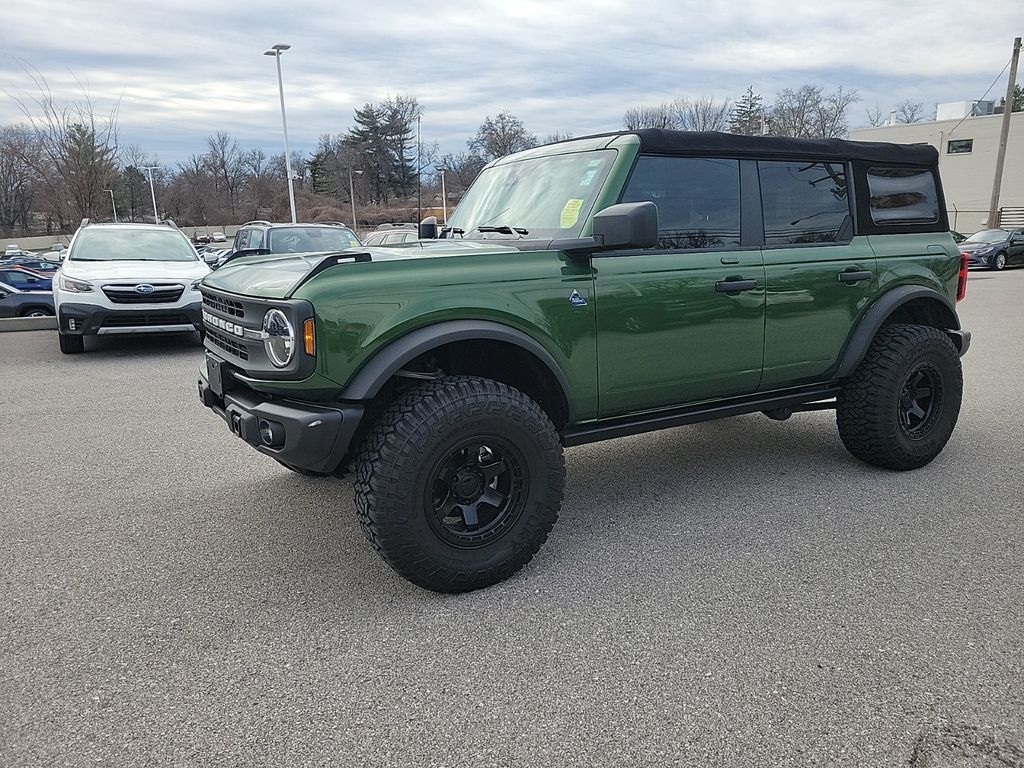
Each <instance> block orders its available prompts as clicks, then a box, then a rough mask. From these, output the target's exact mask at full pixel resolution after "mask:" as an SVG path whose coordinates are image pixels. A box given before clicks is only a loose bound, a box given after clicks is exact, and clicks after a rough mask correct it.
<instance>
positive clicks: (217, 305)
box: [203, 292, 245, 317]
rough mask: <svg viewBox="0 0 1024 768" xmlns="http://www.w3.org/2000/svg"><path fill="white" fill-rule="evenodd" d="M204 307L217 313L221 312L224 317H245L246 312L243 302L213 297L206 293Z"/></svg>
mask: <svg viewBox="0 0 1024 768" xmlns="http://www.w3.org/2000/svg"><path fill="white" fill-rule="evenodd" d="M203 305H204V306H207V307H209V308H210V309H212V310H214V311H216V312H220V313H221V314H222V315H230V316H231V317H245V310H244V309H243V308H242V302H240V301H235V300H233V299H226V298H224V297H223V296H213V295H211V294H209V293H205V292H204V293H203Z"/></svg>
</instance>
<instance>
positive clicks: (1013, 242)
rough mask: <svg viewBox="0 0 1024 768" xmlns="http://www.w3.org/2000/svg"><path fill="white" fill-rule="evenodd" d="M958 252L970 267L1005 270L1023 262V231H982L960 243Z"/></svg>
mask: <svg viewBox="0 0 1024 768" xmlns="http://www.w3.org/2000/svg"><path fill="white" fill-rule="evenodd" d="M960 250H961V251H962V252H963V253H966V254H967V258H968V259H969V260H970V265H971V266H972V267H988V268H989V269H996V270H1000V269H1005V268H1006V267H1008V266H1010V265H1012V264H1020V263H1022V262H1024V229H1013V230H1006V229H983V230H982V231H981V232H975V233H974V234H973V235H971V236H970V237H968V238H967V239H966V240H964V241H963V242H962V243H960Z"/></svg>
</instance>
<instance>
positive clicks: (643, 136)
mask: <svg viewBox="0 0 1024 768" xmlns="http://www.w3.org/2000/svg"><path fill="white" fill-rule="evenodd" d="M629 134H635V135H636V136H639V137H640V151H641V152H644V153H648V154H656V155H675V154H694V153H700V154H704V153H708V152H712V153H716V154H721V155H728V156H735V157H741V156H756V157H776V156H777V157H799V158H822V159H829V160H867V161H871V162H878V163H906V164H910V165H927V166H935V165H938V163H939V153H938V151H937V150H936V149H935V147H933V146H931V145H930V144H888V143H884V142H880V141H844V140H842V139H792V138H789V137H787V136H741V135H738V134H734V133H718V132H714V131H669V130H665V129H662V128H643V129H641V130H638V131H616V132H614V133H606V134H597V136H609V137H610V136H626V135H629ZM581 138H596V136H595V137H581Z"/></svg>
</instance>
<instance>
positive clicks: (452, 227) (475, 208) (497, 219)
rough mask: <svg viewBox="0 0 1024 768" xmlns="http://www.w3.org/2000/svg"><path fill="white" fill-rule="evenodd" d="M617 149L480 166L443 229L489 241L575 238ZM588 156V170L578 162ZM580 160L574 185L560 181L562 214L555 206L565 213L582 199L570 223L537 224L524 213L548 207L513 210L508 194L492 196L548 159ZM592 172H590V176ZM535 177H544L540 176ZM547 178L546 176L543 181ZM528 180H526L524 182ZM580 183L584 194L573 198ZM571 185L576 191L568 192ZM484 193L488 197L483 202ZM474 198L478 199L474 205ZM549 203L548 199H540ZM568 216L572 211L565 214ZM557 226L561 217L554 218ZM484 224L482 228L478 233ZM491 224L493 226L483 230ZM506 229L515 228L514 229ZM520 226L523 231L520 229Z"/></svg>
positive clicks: (542, 212) (557, 197) (547, 211)
mask: <svg viewBox="0 0 1024 768" xmlns="http://www.w3.org/2000/svg"><path fill="white" fill-rule="evenodd" d="M618 154H619V152H618V150H617V149H616V148H613V147H602V148H599V149H589V148H588V149H580V150H578V151H575V152H557V153H552V154H549V155H548V154H545V155H532V156H528V157H523V158H520V159H512V160H507V161H504V162H502V161H499V162H497V163H494V164H492V165H489V166H487V167H486V168H484V170H483V171H481V172H480V174H479V175H478V176H477V178H476V179H475V180H474V181H473V183H472V184H471V185H470V187H469V189H468V190H467V191H466V194H465V195H464V196H463V197H462V199H461V200H460V201H459V204H458V206H457V207H456V209H455V211H454V212H453V213H452V214H451V215H450V216H449V217H448V224H447V226H446V227H445V229H444V232H445V233H446V235H447V237H449V238H462V239H466V240H492V239H504V240H509V239H523V238H530V239H560V238H574V237H579V236H580V233H581V232H582V231H583V229H584V227H585V226H586V224H587V222H588V221H589V220H590V217H591V215H592V214H593V212H594V209H595V206H596V205H597V203H598V201H599V200H601V199H602V193H603V191H604V188H605V186H606V184H607V182H608V179H609V177H610V176H611V174H612V172H613V170H614V169H615V167H616V163H617V160H618ZM586 160H589V161H590V162H591V163H592V164H594V165H593V166H592V168H591V169H590V170H588V166H587V165H582V162H583V161H586ZM566 161H569V162H577V163H581V167H580V168H579V172H580V174H582V175H581V176H580V178H579V181H577V183H576V185H575V187H574V188H573V187H572V185H571V184H565V185H564V191H565V193H566V196H565V197H564V200H565V201H566V203H565V207H563V209H562V211H561V213H559V212H558V211H557V210H556V211H555V212H554V215H555V216H564V215H567V214H566V211H567V209H568V206H569V204H570V203H571V202H573V201H575V200H581V203H580V204H579V206H578V210H577V211H576V215H575V216H576V217H575V222H574V223H573V225H572V226H571V227H561V226H556V227H552V226H546V227H545V226H540V225H539V224H538V223H537V222H536V221H530V220H529V218H528V216H529V215H530V214H533V215H534V216H537V215H544V216H547V215H550V214H551V210H550V209H548V208H546V207H545V208H544V209H543V210H539V209H538V208H533V209H532V210H531V209H529V208H527V209H525V210H523V209H520V210H518V211H517V210H515V206H514V205H509V204H508V203H509V202H512V201H510V200H509V198H508V196H504V197H503V196H502V195H501V194H494V193H493V192H492V190H493V189H494V188H495V187H496V186H498V185H507V182H508V181H510V180H515V179H511V178H510V177H511V176H513V175H515V176H516V178H517V179H529V177H530V175H531V174H532V173H533V170H532V168H531V166H532V167H533V168H540V167H542V166H544V165H547V164H551V163H563V162H566ZM591 171H593V173H592V174H591ZM540 178H543V176H541V177H540ZM547 180H548V181H550V178H549V179H547ZM525 183H527V184H529V183H531V182H529V181H526V182H525ZM582 187H586V188H587V192H588V194H587V195H586V197H584V198H579V197H573V195H574V194H577V195H578V194H579V191H580V189H581V188H582ZM573 189H575V192H574V191H573ZM560 191H561V189H559V190H554V194H552V193H551V192H549V193H548V195H549V197H550V198H551V199H552V200H561V199H563V196H562V195H561V194H559V193H560ZM487 195H491V198H490V199H489V200H488V198H487ZM477 198H483V199H482V200H481V201H480V202H479V203H478V201H477ZM539 202H544V203H546V202H548V201H546V200H545V201H539ZM568 215H572V214H571V213H568ZM558 223H559V224H561V220H559V222H558ZM481 227H484V228H485V229H486V231H480V228H481ZM488 228H493V229H488ZM498 228H506V229H507V231H505V232H496V231H494V230H495V229H498ZM509 228H515V229H516V231H513V230H511V229H509ZM524 230H525V231H524Z"/></svg>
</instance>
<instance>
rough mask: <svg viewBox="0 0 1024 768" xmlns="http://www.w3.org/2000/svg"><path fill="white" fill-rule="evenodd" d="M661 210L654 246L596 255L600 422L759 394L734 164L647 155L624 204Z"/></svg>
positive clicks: (753, 259)
mask: <svg viewBox="0 0 1024 768" xmlns="http://www.w3.org/2000/svg"><path fill="white" fill-rule="evenodd" d="M645 200H649V201H651V202H653V203H655V204H656V205H657V206H658V221H659V225H658V229H659V235H660V239H659V243H658V246H657V247H656V248H654V249H651V250H635V251H628V252H613V253H607V254H599V255H596V256H595V257H594V258H593V266H594V281H595V295H596V299H597V326H598V327H597V348H598V378H599V398H600V402H599V409H600V414H601V417H602V418H608V417H612V416H619V415H623V414H627V413H635V412H638V411H646V410H653V409H658V408H665V407H671V406H677V405H683V404H689V403H696V402H699V401H701V400H708V399H717V398H721V397H729V396H734V395H743V394H748V393H751V392H753V391H755V390H756V389H757V386H758V383H759V381H760V378H761V366H762V359H763V352H764V311H765V279H764V267H763V265H762V257H761V251H760V249H759V248H758V247H757V246H756V244H754V245H750V244H744V238H741V232H740V168H739V162H738V161H737V160H730V159H710V158H687V157H641V158H639V159H638V161H637V165H636V167H635V168H634V170H633V174H632V176H631V178H630V181H629V183H628V185H627V187H626V191H625V193H624V195H623V198H622V202H639V201H645Z"/></svg>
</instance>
